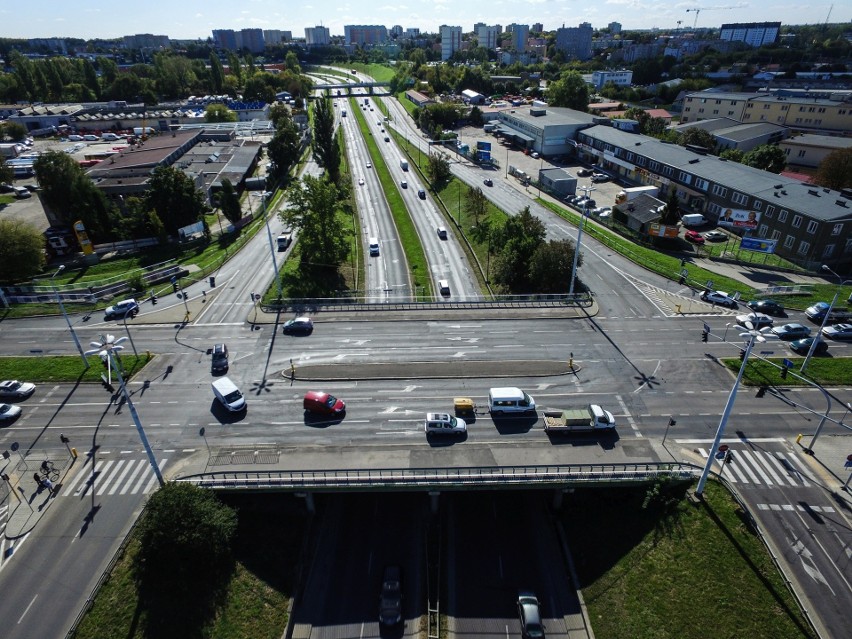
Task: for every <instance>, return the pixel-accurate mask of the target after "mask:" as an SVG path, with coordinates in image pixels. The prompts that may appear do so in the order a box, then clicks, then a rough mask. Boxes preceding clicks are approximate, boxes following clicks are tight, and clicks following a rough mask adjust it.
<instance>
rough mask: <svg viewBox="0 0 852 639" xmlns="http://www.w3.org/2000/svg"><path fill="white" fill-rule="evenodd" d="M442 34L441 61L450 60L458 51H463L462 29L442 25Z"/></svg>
mask: <svg viewBox="0 0 852 639" xmlns="http://www.w3.org/2000/svg"><path fill="white" fill-rule="evenodd" d="M440 34H441V60H449V59H450V58H451V57H452V55H453V54H454V53H455V52H456V51H458V50H459V49H461V37H462V28H461V27H450V26H447V25H446V24H442V25H441V27H440Z"/></svg>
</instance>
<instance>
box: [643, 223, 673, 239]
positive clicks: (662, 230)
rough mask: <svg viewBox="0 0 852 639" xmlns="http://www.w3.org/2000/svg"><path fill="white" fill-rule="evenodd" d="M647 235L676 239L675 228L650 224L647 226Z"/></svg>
mask: <svg viewBox="0 0 852 639" xmlns="http://www.w3.org/2000/svg"><path fill="white" fill-rule="evenodd" d="M648 235H653V236H655V237H677V227H676V226H666V225H665V224H659V223H657V222H652V223H651V224H649V225H648Z"/></svg>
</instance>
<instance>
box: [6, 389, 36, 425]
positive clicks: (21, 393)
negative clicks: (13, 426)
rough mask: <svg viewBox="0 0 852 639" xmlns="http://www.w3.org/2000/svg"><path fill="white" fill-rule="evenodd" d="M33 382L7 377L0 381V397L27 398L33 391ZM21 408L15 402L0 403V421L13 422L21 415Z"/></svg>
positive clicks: (19, 399) (18, 399) (17, 399)
mask: <svg viewBox="0 0 852 639" xmlns="http://www.w3.org/2000/svg"><path fill="white" fill-rule="evenodd" d="M35 389H36V387H35V384H33V383H31V382H19V381H18V380H16V379H7V380H5V381H2V382H0V399H11V400H16V401H21V400H24V399H27V398H28V397H30V396H31V395H32V394H33V393H34V392H35ZM22 412H23V409H22V408H21V407H20V406H18V405H17V404H7V403H5V402H2V403H0V423H3V424H7V423H9V422H13V421H15V420H16V419H18V417H20V416H21V413H22Z"/></svg>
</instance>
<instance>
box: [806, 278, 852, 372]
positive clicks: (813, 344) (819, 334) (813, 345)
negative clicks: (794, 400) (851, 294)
mask: <svg viewBox="0 0 852 639" xmlns="http://www.w3.org/2000/svg"><path fill="white" fill-rule="evenodd" d="M822 270H823V271H828V272H829V273H831V274H832V275H834V276H835V277H836V278H837V281H838V284H837V291H836V292H835V293H834V297H833V298H832V299H831V304H829V305H828V310H827V311H826V312H825V317H823V318H822V324H820V326H819V330H818V331H817V334H816V337H815V338H814V339H813V341H812V342H811V347H810V348H809V349H808V354H807V355H806V356H805V361H804V362H802V367H801V368H800V369H799V372H800V373H804V372H805V369H806V368H807V367H808V364H809V363H810V361H811V357H812V356H813V354H814V351H815V350H816V347H817V343H819V341H820V340H821V339H822V329H824V328H825V325H826V324H827V323H828V318H829V316H830V315H831V311H832V309H833V308H834V305H835V303H837V296H838V295H840V290H841V289H842V288H843V285H844V284H845V283H846V282H848V281H849V280H844V279H842V278H841V277H840V276H839V275H838V274H837V273H835V272H834V271H832V270H831V269H830V268H829V267H828V266H827V265H826V264H823V265H822Z"/></svg>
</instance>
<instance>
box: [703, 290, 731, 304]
mask: <svg viewBox="0 0 852 639" xmlns="http://www.w3.org/2000/svg"><path fill="white" fill-rule="evenodd" d="M701 299H702V300H704V301H705V302H709V303H710V304H718V305H719V306H727V307H728V308H737V301H736V300H735V299H734V298H732V297H731V296H730V295H728V294H727V293H725V291H704V292H703V293H702V294H701Z"/></svg>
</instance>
